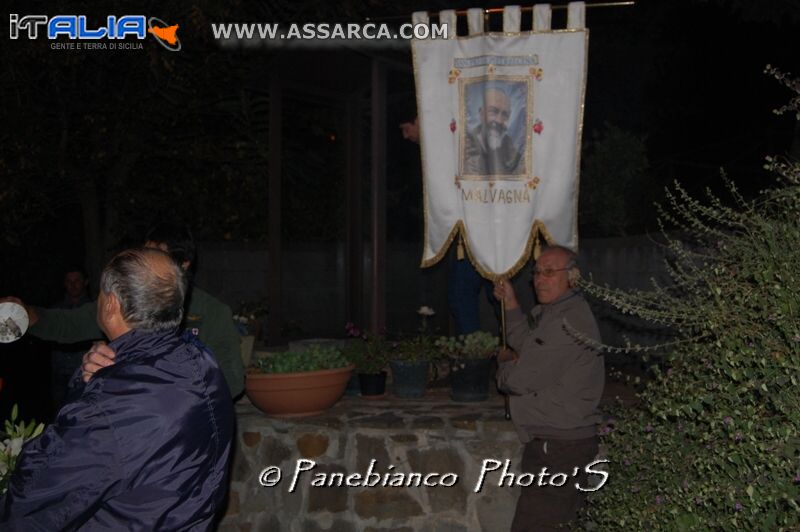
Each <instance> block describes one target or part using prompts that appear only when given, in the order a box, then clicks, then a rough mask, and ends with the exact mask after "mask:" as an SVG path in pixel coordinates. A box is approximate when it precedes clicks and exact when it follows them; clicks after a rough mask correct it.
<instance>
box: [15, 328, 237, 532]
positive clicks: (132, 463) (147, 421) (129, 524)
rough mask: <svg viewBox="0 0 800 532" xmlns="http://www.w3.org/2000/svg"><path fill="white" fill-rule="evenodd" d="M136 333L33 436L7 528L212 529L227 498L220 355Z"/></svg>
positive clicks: (230, 419) (229, 422)
mask: <svg viewBox="0 0 800 532" xmlns="http://www.w3.org/2000/svg"><path fill="white" fill-rule="evenodd" d="M187 340H188V338H186V337H184V339H182V338H180V337H178V336H176V335H175V333H171V332H170V333H163V332H162V333H148V332H144V331H130V332H128V333H126V334H124V335H122V336H120V337H119V338H117V339H115V340H114V341H113V342H111V344H110V345H111V347H112V348H113V349H114V351H115V352H116V363H115V364H114V365H113V366H109V367H107V368H103V369H102V370H100V371H98V372H97V374H96V375H95V376H94V377H93V378H92V379H91V380H90V381H89V383H88V384H87V385H86V387H85V388H84V390H83V391H82V393H80V395H78V396H76V397H74V399H72V400H70V401H68V402H67V403H66V404H65V405H64V407H63V408H62V409H61V411H60V412H59V413H58V417H57V418H56V421H55V423H54V424H52V425H49V426H48V427H47V428H46V429H45V431H44V433H43V434H42V435H41V436H40V437H38V438H36V439H35V440H32V441H30V442H28V443H27V444H26V445H25V447H24V448H23V450H22V454H21V455H20V457H19V461H18V462H17V469H16V470H15V471H14V474H13V476H12V478H11V482H10V485H9V489H8V493H7V494H6V497H5V500H4V501H3V504H2V517H1V518H0V529H1V530H24V531H26V532H27V531H34V530H47V531H55V530H77V529H81V530H208V529H211V528H212V527H213V526H214V517H215V514H216V513H217V511H218V510H219V509H220V507H221V506H222V505H223V503H224V500H225V496H226V491H227V486H228V459H229V457H230V452H231V441H232V437H233V426H234V414H233V405H232V403H231V400H230V392H229V390H228V387H227V385H226V384H225V379H224V377H223V375H222V372H221V371H220V370H219V367H218V366H217V363H216V362H215V360H214V357H213V356H212V355H211V354H210V353H209V352H208V351H206V350H204V349H202V344H199V342H191V341H188V342H187Z"/></svg>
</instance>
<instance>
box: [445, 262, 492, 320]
mask: <svg viewBox="0 0 800 532" xmlns="http://www.w3.org/2000/svg"><path fill="white" fill-rule="evenodd" d="M482 288H485V289H486V298H487V299H488V300H489V303H491V305H492V308H493V310H494V313H495V316H499V314H500V302H499V301H498V300H497V299H495V297H494V294H493V293H492V291H493V285H492V282H491V281H489V280H488V279H484V278H483V277H481V274H479V273H478V271H477V270H476V269H475V267H474V266H472V263H471V262H470V261H469V260H467V259H463V260H453V261H452V262H451V264H450V276H449V277H448V282H447V302H448V304H449V306H450V313H451V314H452V315H453V319H454V320H455V323H456V335H459V334H469V333H471V332H475V331H477V330H480V328H481V316H480V299H479V297H480V293H481V289H482ZM498 321H499V318H498Z"/></svg>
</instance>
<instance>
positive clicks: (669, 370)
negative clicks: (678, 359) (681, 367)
mask: <svg viewBox="0 0 800 532" xmlns="http://www.w3.org/2000/svg"><path fill="white" fill-rule="evenodd" d="M667 377H672V368H669V369H668V370H667Z"/></svg>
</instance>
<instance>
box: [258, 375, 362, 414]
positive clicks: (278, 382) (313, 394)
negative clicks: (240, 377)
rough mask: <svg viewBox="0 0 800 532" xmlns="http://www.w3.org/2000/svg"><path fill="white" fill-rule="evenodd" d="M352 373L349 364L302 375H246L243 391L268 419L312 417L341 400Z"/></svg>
mask: <svg viewBox="0 0 800 532" xmlns="http://www.w3.org/2000/svg"><path fill="white" fill-rule="evenodd" d="M352 373H353V365H352V364H350V365H349V366H347V367H344V368H337V369H326V370H322V371H307V372H305V373H248V374H247V380H246V381H245V391H246V392H247V397H249V398H250V401H252V403H253V404H254V405H255V406H256V408H258V409H259V410H261V411H262V412H264V413H266V414H269V415H271V416H278V417H300V416H312V415H314V414H319V413H320V412H323V411H325V410H327V409H328V408H330V407H332V406H333V405H334V404H335V403H336V401H338V400H339V398H341V397H342V394H343V393H344V389H345V388H346V387H347V381H348V380H350V375H351V374H352Z"/></svg>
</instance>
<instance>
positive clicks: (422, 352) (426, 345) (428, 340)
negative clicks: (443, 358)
mask: <svg viewBox="0 0 800 532" xmlns="http://www.w3.org/2000/svg"><path fill="white" fill-rule="evenodd" d="M438 358H439V351H438V350H437V349H436V345H435V340H434V338H433V337H432V336H429V335H425V334H419V335H415V336H410V337H407V338H402V339H400V341H399V342H397V346H396V347H395V348H394V349H393V350H392V358H391V359H392V360H405V361H407V362H432V361H434V360H436V359H438Z"/></svg>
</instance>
